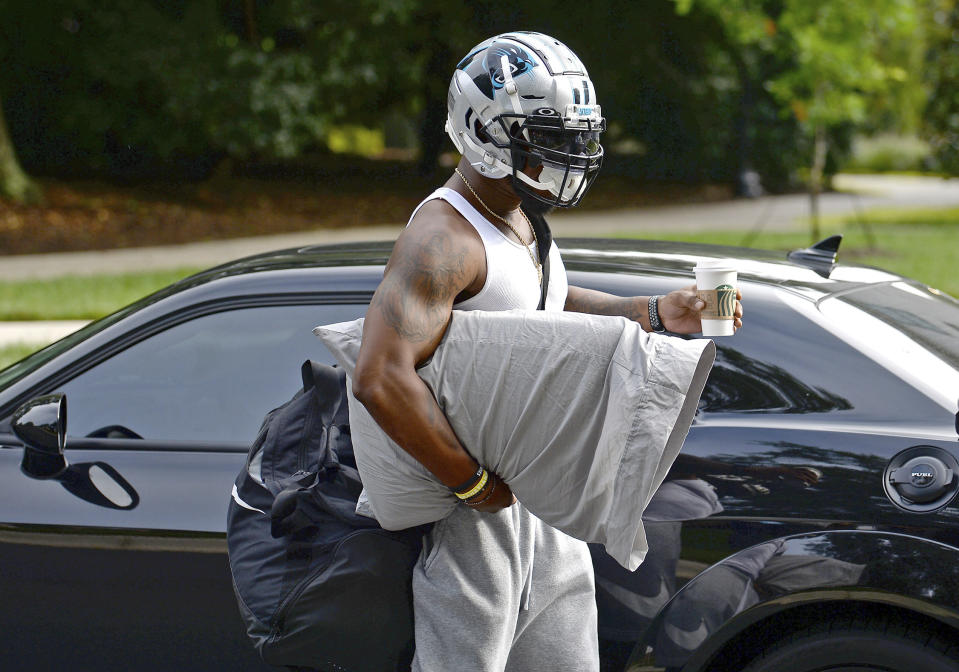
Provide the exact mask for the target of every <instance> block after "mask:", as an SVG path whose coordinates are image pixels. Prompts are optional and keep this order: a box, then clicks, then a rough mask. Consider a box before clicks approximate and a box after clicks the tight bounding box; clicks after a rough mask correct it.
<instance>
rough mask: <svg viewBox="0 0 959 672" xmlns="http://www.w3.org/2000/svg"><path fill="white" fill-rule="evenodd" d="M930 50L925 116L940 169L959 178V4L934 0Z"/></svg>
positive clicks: (929, 137) (924, 121)
mask: <svg viewBox="0 0 959 672" xmlns="http://www.w3.org/2000/svg"><path fill="white" fill-rule="evenodd" d="M928 4H929V9H930V10H931V11H930V12H929V14H930V17H929V18H930V21H929V23H930V28H931V30H930V33H931V34H930V36H929V51H928V54H927V56H926V63H925V67H924V70H925V72H926V77H927V81H928V83H929V89H930V95H929V100H928V102H927V104H926V110H925V114H924V115H923V135H925V136H926V138H927V139H928V140H929V142H930V144H931V146H932V151H933V155H934V156H935V158H936V162H937V164H938V168H939V169H940V170H942V171H944V172H946V173H950V174H952V175H959V4H957V3H956V2H955V0H931V2H929V3H928Z"/></svg>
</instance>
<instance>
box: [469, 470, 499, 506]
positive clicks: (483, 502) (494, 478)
mask: <svg viewBox="0 0 959 672" xmlns="http://www.w3.org/2000/svg"><path fill="white" fill-rule="evenodd" d="M490 480H491V481H493V485H492V487H490V489H489V492H487V493H486V496H485V497H483V499H480V500H477V501H475V502H467V501H466V500H463V503H464V504H466V506H479V505H480V504H485V503H486V502H487V501H489V498H490V497H492V496H493V491H494V490H496V477H495V476H494V477H493V478H491V479H490Z"/></svg>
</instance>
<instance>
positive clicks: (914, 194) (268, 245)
mask: <svg viewBox="0 0 959 672" xmlns="http://www.w3.org/2000/svg"><path fill="white" fill-rule="evenodd" d="M835 184H836V187H837V188H838V189H839V190H841V191H840V192H837V193H830V194H824V195H823V196H822V197H821V201H820V212H821V213H822V214H823V215H844V214H855V213H857V212H862V211H863V210H867V209H871V208H916V207H945V206H957V207H959V179H952V180H943V179H939V178H931V177H903V176H877V175H869V176H865V175H840V176H838V177H837V178H836V182H835ZM808 216H809V198H808V196H804V195H785V196H766V197H762V198H757V199H752V200H749V199H736V200H732V201H725V202H719V203H697V204H683V205H667V206H660V207H650V208H633V209H626V210H610V211H603V212H577V211H575V210H573V211H569V212H557V213H555V214H554V215H553V216H552V217H551V218H550V223H551V225H552V228H553V231H554V233H555V234H556V235H557V236H603V235H615V234H638V235H648V236H650V237H654V236H655V233H656V232H662V231H702V230H711V229H713V230H742V231H748V230H752V229H755V228H760V227H761V228H763V229H764V230H769V231H772V230H790V229H797V228H801V227H803V226H805V218H806V217H808ZM402 227H403V223H394V224H385V225H381V226H372V227H366V228H361V229H347V230H342V229H340V230H316V231H309V232H304V233H291V234H284V235H276V236H262V237H256V238H241V239H234V240H225V241H210V242H200V243H190V244H187V245H177V246H163V247H149V248H135V249H121V250H104V251H98V252H71V253H57V254H38V255H18V256H0V280H14V279H25V278H49V277H55V276H62V275H85V274H95V273H105V272H115V273H121V272H127V271H142V270H147V269H162V268H175V267H187V266H190V267H206V266H213V265H215V264H220V263H223V262H226V261H229V260H231V259H236V258H238V257H243V256H247V255H250V254H256V253H259V252H265V251H268V250H273V249H278V248H284V247H301V246H305V245H317V244H324V243H338V242H348V241H356V240H384V239H393V238H395V237H396V236H397V234H398V233H399V232H400V231H401V230H402ZM79 324H82V323H77V322H66V323H59V324H50V323H43V324H34V325H31V324H28V323H7V324H6V325H2V324H0V346H2V345H4V344H9V343H12V342H17V341H26V342H30V343H46V342H50V341H51V340H55V339H56V338H57V337H59V336H61V335H63V334H64V333H69V332H70V331H72V330H74V329H76V328H78V325H79Z"/></svg>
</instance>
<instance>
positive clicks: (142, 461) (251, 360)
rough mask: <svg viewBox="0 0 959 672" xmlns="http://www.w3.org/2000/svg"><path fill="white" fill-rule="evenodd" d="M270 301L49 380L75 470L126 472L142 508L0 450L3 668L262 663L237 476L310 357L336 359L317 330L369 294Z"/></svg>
mask: <svg viewBox="0 0 959 672" xmlns="http://www.w3.org/2000/svg"><path fill="white" fill-rule="evenodd" d="M263 302H264V305H259V306H247V307H242V308H233V309H226V308H228V305H227V304H224V305H223V306H219V305H217V304H215V303H214V304H211V305H209V306H206V307H205V308H204V309H203V311H200V312H199V313H197V312H191V314H190V318H189V319H185V320H178V318H176V316H169V317H168V319H167V321H168V322H169V325H168V326H166V327H165V328H162V329H161V330H159V331H155V332H154V333H151V335H150V336H148V337H147V338H145V339H138V338H133V337H131V338H130V339H129V340H130V343H131V344H130V345H129V346H128V347H125V348H124V349H122V350H121V351H119V352H117V353H116V354H113V355H112V356H110V357H109V358H108V359H105V360H103V361H99V362H98V363H96V365H94V366H92V367H89V368H86V370H83V371H82V372H81V373H79V374H78V375H75V376H74V377H73V378H71V379H70V380H67V381H65V382H62V383H60V384H58V385H56V386H55V387H52V388H50V389H47V390H44V392H45V393H54V392H58V393H63V394H65V395H66V398H67V409H68V417H67V441H66V451H65V456H66V458H67V460H68V462H69V463H70V464H71V465H73V467H72V468H74V469H77V468H79V469H78V471H80V472H83V468H84V467H85V466H87V467H88V465H100V467H101V468H102V469H103V470H106V472H108V473H113V474H116V475H118V476H119V477H120V478H122V479H123V480H125V481H126V482H127V483H128V484H129V487H130V488H131V489H132V492H133V499H132V501H135V505H134V506H132V507H126V508H110V507H107V506H103V505H98V504H96V503H92V502H91V501H87V500H85V499H84V498H83V497H80V496H78V495H77V494H76V492H77V491H76V488H74V489H73V490H72V491H71V490H68V489H67V488H66V487H63V486H62V485H61V483H59V482H57V481H52V480H38V479H35V478H30V477H28V476H27V475H26V474H25V473H24V472H22V471H20V470H19V468H18V467H19V461H20V459H21V457H22V455H23V450H22V448H14V447H6V448H0V475H2V479H3V487H2V488H0V567H2V575H0V586H2V588H0V594H2V595H3V598H4V607H3V609H2V610H0V632H3V633H4V634H3V635H2V636H0V639H2V641H3V642H4V644H3V646H0V669H3V670H21V669H22V670H35V669H71V670H86V669H90V670H104V669H136V670H138V671H140V672H143V671H146V670H210V669H230V670H260V669H267V668H266V667H265V666H264V665H263V664H262V663H261V662H260V661H259V660H258V658H257V656H256V654H255V653H254V651H253V648H252V646H251V645H250V643H249V641H248V640H247V639H246V636H245V633H244V632H243V626H242V623H241V620H240V618H239V613H238V610H237V606H236V602H235V599H234V597H233V592H232V586H231V580H230V572H229V564H228V558H227V555H226V543H225V539H224V529H225V523H226V510H227V502H228V501H229V497H230V490H231V486H232V483H233V480H234V479H235V477H236V475H237V473H238V471H239V470H240V468H241V467H242V465H243V462H244V458H245V455H246V451H247V449H248V446H249V444H250V442H251V441H252V439H253V437H254V436H255V434H256V431H257V428H258V427H259V424H260V421H261V420H262V418H263V416H264V415H265V414H266V413H267V412H268V411H269V410H270V409H272V408H274V407H276V406H278V405H280V404H282V403H283V402H284V401H286V400H287V399H288V398H290V397H291V396H292V395H293V394H294V392H295V391H296V390H297V389H298V387H299V386H300V385H301V383H300V376H299V368H300V365H301V364H302V362H303V361H304V360H306V359H314V360H317V361H323V362H326V363H332V361H333V360H332V357H331V356H330V355H329V353H328V352H327V351H326V350H325V348H324V347H323V346H322V344H321V343H320V342H319V341H318V339H316V338H315V337H314V336H313V335H312V333H311V328H312V327H313V326H315V325H317V324H324V323H331V322H337V321H342V320H347V319H353V318H355V317H358V316H360V315H362V314H363V312H365V309H366V306H365V305H364V304H345V305H344V304H338V305H334V304H326V305H303V304H301V305H269V304H270V301H269V300H268V299H264V300H263ZM280 303H283V302H280ZM285 303H287V304H288V303H289V301H286V302H285ZM77 368H80V369H82V368H83V367H77Z"/></svg>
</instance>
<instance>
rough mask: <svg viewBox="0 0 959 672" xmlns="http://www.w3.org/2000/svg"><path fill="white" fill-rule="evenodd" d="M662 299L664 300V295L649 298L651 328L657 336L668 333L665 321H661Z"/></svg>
mask: <svg viewBox="0 0 959 672" xmlns="http://www.w3.org/2000/svg"><path fill="white" fill-rule="evenodd" d="M661 298H663V297H662V295H660V296H651V297H649V328H650V329H652V330H653V331H655V332H656V333H657V334H661V333H663V332H664V331H666V327H664V326H663V321H662V320H661V319H659V300H660V299H661Z"/></svg>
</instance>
